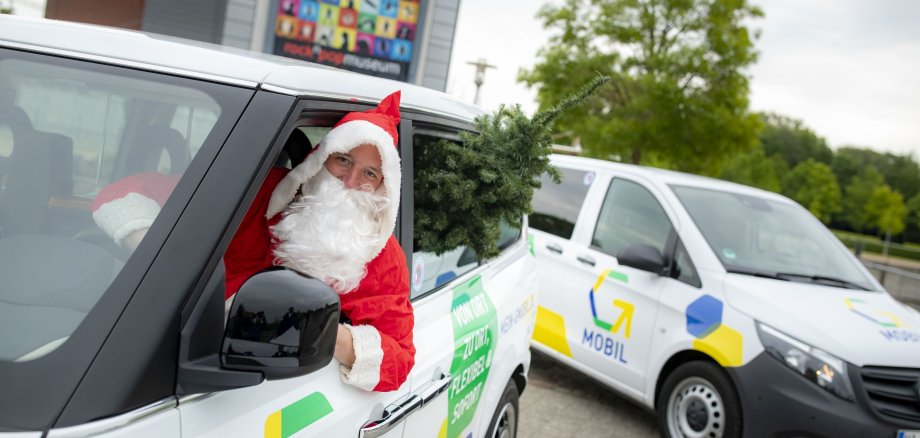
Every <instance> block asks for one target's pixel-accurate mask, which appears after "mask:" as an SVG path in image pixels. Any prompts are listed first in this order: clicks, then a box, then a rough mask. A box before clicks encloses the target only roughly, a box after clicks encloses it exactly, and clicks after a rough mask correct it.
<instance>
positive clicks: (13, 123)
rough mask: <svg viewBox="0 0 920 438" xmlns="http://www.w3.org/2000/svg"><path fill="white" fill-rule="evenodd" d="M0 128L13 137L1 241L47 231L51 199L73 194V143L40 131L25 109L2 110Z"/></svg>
mask: <svg viewBox="0 0 920 438" xmlns="http://www.w3.org/2000/svg"><path fill="white" fill-rule="evenodd" d="M0 125H6V126H8V127H9V128H10V131H11V132H12V134H13V150H12V152H11V153H10V156H9V158H8V159H6V161H7V163H6V165H7V169H8V172H7V173H6V183H5V185H4V188H3V190H2V191H0V237H3V236H10V235H15V234H25V233H41V232H45V231H47V227H48V224H49V221H50V218H49V214H48V201H49V200H50V199H51V196H52V195H61V196H66V197H69V196H71V195H72V194H73V140H71V139H70V137H67V136H64V135H61V134H55V133H50V132H42V131H37V130H35V129H34V128H33V126H32V122H31V121H30V120H29V117H28V115H27V114H26V112H25V111H23V109H22V108H20V107H18V106H15V105H6V106H4V107H0Z"/></svg>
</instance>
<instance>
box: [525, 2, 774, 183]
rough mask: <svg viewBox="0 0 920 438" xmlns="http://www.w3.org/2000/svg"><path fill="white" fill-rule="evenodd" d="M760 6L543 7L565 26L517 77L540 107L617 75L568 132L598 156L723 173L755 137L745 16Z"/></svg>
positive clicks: (756, 13) (551, 22)
mask: <svg viewBox="0 0 920 438" xmlns="http://www.w3.org/2000/svg"><path fill="white" fill-rule="evenodd" d="M762 15H763V13H762V12H761V10H760V9H759V8H757V7H755V6H752V5H750V4H749V3H748V1H747V0H566V2H565V3H564V4H563V5H560V6H554V5H549V6H546V7H544V8H543V9H542V10H541V11H540V14H539V17H540V18H542V20H543V23H544V26H545V27H547V28H551V29H555V30H557V31H559V33H558V34H557V35H555V36H553V37H552V38H551V39H550V41H549V43H548V44H547V45H546V46H544V47H543V48H542V49H541V50H540V52H539V55H538V56H539V58H540V59H539V61H538V63H537V64H536V65H535V66H534V68H533V69H532V70H529V71H526V70H525V71H521V72H520V74H519V76H518V79H519V80H520V81H522V82H524V83H525V84H527V86H529V87H535V88H536V89H537V99H538V101H539V102H540V108H541V109H542V108H546V107H548V106H549V105H550V104H551V103H552V102H556V101H558V100H559V98H560V97H561V96H562V95H564V94H565V93H566V92H568V90H569V88H570V87H571V83H572V82H575V83H578V82H583V81H586V80H587V79H588V78H590V77H591V76H592V75H595V74H596V72H600V73H602V74H607V75H610V76H611V78H612V80H611V82H610V85H608V86H605V87H604V88H603V89H602V90H600V91H599V92H598V93H597V95H595V96H594V97H593V98H592V99H590V101H589V102H586V104H585V105H583V106H582V107H580V108H578V109H576V110H573V111H570V112H569V113H567V114H565V115H564V116H562V117H561V118H560V119H559V121H558V123H557V127H558V128H559V129H560V131H562V132H566V133H568V135H569V136H570V137H571V138H574V137H577V138H579V140H580V141H581V144H582V147H583V148H584V149H585V150H586V151H587V153H588V154H589V155H592V156H596V157H600V158H607V159H611V158H612V159H618V160H622V161H629V162H632V163H636V164H639V163H647V162H655V163H667V164H668V165H669V167H673V168H676V169H679V170H684V171H688V172H696V173H705V174H710V175H718V174H719V170H720V166H721V163H722V160H723V158H724V157H727V156H731V155H732V154H735V153H738V152H743V151H746V150H748V149H749V148H751V147H752V146H753V145H754V144H756V140H757V138H756V136H757V132H758V130H759V129H760V121H759V118H758V117H756V116H755V115H753V114H750V113H749V112H748V111H747V107H748V92H749V84H748V78H747V76H745V75H744V73H743V69H744V68H745V67H747V66H749V65H750V64H752V63H753V62H754V61H755V60H756V57H757V56H756V53H755V51H754V47H753V39H754V38H756V36H754V35H752V33H751V32H750V31H749V30H748V28H747V27H745V23H747V22H748V20H749V19H751V18H755V17H760V16H762Z"/></svg>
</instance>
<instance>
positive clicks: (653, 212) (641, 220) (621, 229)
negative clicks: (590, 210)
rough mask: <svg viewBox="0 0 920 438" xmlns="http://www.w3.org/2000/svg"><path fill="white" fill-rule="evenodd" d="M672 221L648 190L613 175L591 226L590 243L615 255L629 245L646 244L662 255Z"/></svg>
mask: <svg viewBox="0 0 920 438" xmlns="http://www.w3.org/2000/svg"><path fill="white" fill-rule="evenodd" d="M670 232H671V221H670V220H669V219H668V216H667V214H665V212H664V209H662V208H661V204H659V203H658V201H657V200H656V199H655V196H654V195H652V194H651V193H650V192H649V191H648V190H647V189H645V188H644V187H642V186H640V185H639V184H636V183H634V182H632V181H627V180H625V179H620V178H615V179H614V180H613V181H612V182H611V183H610V188H609V189H608V190H607V196H606V197H605V198H604V204H603V206H602V207H601V212H600V215H599V216H598V219H597V226H596V227H595V228H594V237H593V238H592V239H591V246H592V247H594V248H595V249H597V250H599V251H602V252H604V253H607V254H610V255H612V256H616V255H617V253H618V252H620V250H622V249H623V248H626V247H627V246H629V245H636V244H642V245H649V246H652V247H654V248H656V249H658V251H659V252H661V254H665V246H666V244H667V240H668V234H669V233H670Z"/></svg>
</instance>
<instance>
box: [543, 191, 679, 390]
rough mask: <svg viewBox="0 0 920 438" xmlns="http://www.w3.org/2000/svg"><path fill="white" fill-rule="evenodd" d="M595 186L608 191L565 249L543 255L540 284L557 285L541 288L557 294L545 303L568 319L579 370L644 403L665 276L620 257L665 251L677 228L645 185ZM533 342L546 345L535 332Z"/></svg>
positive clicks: (596, 195) (596, 196)
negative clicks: (633, 248)
mask: <svg viewBox="0 0 920 438" xmlns="http://www.w3.org/2000/svg"><path fill="white" fill-rule="evenodd" d="M595 184H601V186H600V187H605V188H606V190H604V192H603V193H602V192H599V191H598V192H592V194H591V202H590V204H589V205H591V206H592V207H593V208H590V209H585V212H583V214H582V216H581V217H580V218H579V220H580V221H582V222H581V223H580V224H579V227H578V229H577V230H576V232H575V235H574V236H573V239H572V240H571V242H570V244H569V246H568V247H567V248H565V252H563V253H562V254H558V255H557V257H556V258H555V259H550V260H547V258H546V257H538V260H540V259H542V260H544V262H543V263H541V266H540V272H541V281H543V282H545V283H552V284H553V285H554V287H553V288H552V289H546V288H544V289H542V290H543V291H546V290H553V291H558V292H556V293H551V294H547V293H543V294H541V296H540V297H539V300H540V303H541V305H542V306H545V307H546V308H547V310H549V311H550V312H554V313H558V315H559V316H558V319H559V320H561V321H564V328H565V333H566V341H567V342H566V344H565V346H566V347H568V348H569V351H568V354H567V355H568V356H569V357H571V358H572V359H574V362H576V365H575V366H576V367H577V368H579V369H581V370H583V371H585V372H587V373H588V374H590V375H593V376H595V377H596V378H600V379H601V380H604V381H605V382H607V383H608V384H610V385H612V386H615V387H617V388H619V389H620V390H621V391H623V392H624V393H627V394H629V395H632V396H633V397H636V398H641V397H642V393H643V389H644V384H645V378H646V376H645V374H646V368H647V363H648V353H649V346H650V345H651V342H652V329H653V328H654V326H655V318H656V316H657V312H658V296H659V293H660V292H661V289H662V286H663V284H664V280H665V278H666V277H661V276H660V275H659V273H652V272H646V271H642V270H639V269H636V268H632V267H628V266H623V265H620V264H619V263H618V261H617V258H616V255H617V254H618V252H619V251H620V250H622V249H624V248H627V247H629V246H630V245H635V244H642V245H648V246H651V247H653V248H655V249H656V250H657V251H658V252H659V253H660V254H665V253H666V248H667V243H668V239H669V237H671V236H672V233H673V227H672V226H671V222H670V220H669V219H668V216H667V214H666V213H665V211H664V210H663V209H662V207H661V205H660V203H659V202H658V201H657V200H656V198H655V196H654V195H653V194H652V193H651V192H650V191H649V190H648V189H647V188H645V187H643V186H642V185H641V184H639V183H637V182H635V181H631V180H628V179H624V178H619V177H617V178H612V179H609V180H608V179H607V178H598V181H596V182H595ZM671 238H673V237H671ZM537 250H538V251H541V250H542V248H537ZM553 265H555V266H553ZM554 272H555V273H554ZM540 323H541V322H540V321H539V317H538V325H539V324H540ZM534 338H535V340H537V341H538V342H539V341H540V339H539V338H538V336H537V333H535V335H534Z"/></svg>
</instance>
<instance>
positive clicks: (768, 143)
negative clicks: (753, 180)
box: [760, 113, 834, 169]
mask: <svg viewBox="0 0 920 438" xmlns="http://www.w3.org/2000/svg"><path fill="white" fill-rule="evenodd" d="M760 117H761V118H762V119H763V121H764V129H763V131H762V132H761V133H760V144H762V145H763V149H764V153H765V154H766V155H767V156H774V155H779V156H780V157H782V158H783V159H784V160H785V161H786V164H787V165H788V166H789V168H790V169H791V168H793V167H795V166H797V165H798V164H799V163H801V162H803V161H805V160H807V159H809V158H811V159H814V160H815V161H818V162H821V163H824V164H828V165H829V164H831V159H832V158H833V156H834V153H833V151H831V148H830V147H828V146H827V141H825V140H824V138H821V137H818V136H817V135H816V134H815V133H814V132H813V131H812V130H810V129H808V128H806V127H805V126H804V125H803V124H802V122H801V121H800V120H796V119H792V118H789V117H785V116H781V115H779V114H775V113H767V114H761V115H760Z"/></svg>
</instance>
